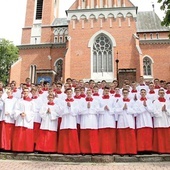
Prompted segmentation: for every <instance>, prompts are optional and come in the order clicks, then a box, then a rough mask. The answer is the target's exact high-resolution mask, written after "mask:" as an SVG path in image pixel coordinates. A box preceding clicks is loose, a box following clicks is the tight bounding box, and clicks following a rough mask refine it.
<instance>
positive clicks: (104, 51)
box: [93, 33, 113, 73]
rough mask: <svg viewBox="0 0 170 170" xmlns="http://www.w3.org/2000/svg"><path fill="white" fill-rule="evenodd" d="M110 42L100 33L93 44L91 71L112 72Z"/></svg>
mask: <svg viewBox="0 0 170 170" xmlns="http://www.w3.org/2000/svg"><path fill="white" fill-rule="evenodd" d="M112 63H113V61H112V43H111V41H110V39H109V37H107V36H106V35H105V34H103V33H101V34H100V35H99V36H97V38H96V39H95V41H94V44H93V73H100V72H112V71H113V65H112Z"/></svg>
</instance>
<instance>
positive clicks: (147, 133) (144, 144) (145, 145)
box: [136, 127, 153, 152]
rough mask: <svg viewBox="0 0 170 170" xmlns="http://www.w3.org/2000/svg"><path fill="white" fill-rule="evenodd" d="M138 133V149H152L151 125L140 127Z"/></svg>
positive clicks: (139, 150)
mask: <svg viewBox="0 0 170 170" xmlns="http://www.w3.org/2000/svg"><path fill="white" fill-rule="evenodd" d="M136 134H137V151H138V152H142V151H152V144H153V129H152V128H150V127H145V128H139V129H137V130H136Z"/></svg>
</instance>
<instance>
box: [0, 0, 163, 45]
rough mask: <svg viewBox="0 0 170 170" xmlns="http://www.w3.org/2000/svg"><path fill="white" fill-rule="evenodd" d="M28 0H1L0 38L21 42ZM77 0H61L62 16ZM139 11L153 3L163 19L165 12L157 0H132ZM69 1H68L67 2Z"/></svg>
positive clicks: (150, 7)
mask: <svg viewBox="0 0 170 170" xmlns="http://www.w3.org/2000/svg"><path fill="white" fill-rule="evenodd" d="M26 1H27V0H0V38H6V39H8V40H10V41H13V42H14V44H15V45H18V44H20V43H21V32H22V27H23V26H24V20H25V10H26ZM74 1H75V0H60V11H59V15H60V17H66V15H65V10H67V9H68V8H69V7H70V6H71V5H72V3H73V2H74ZM131 1H132V2H133V4H134V5H135V6H138V10H139V11H151V10H152V3H154V4H155V11H156V13H157V14H158V15H159V17H160V18H161V19H162V18H163V15H164V13H163V12H162V11H160V5H159V4H158V3H157V0H131ZM66 2H67V3H66Z"/></svg>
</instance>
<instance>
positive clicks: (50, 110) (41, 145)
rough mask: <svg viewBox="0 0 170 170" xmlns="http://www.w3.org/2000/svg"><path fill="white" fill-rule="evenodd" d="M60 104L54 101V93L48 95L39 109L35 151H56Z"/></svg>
mask: <svg viewBox="0 0 170 170" xmlns="http://www.w3.org/2000/svg"><path fill="white" fill-rule="evenodd" d="M60 112H61V106H60V105H59V103H58V104H55V103H54V95H52V94H50V95H48V102H47V103H45V104H44V105H43V106H42V107H41V109H40V112H39V113H40V116H41V118H42V121H41V126H40V129H39V134H38V138H37V142H36V147H35V150H36V151H41V152H47V153H56V152H57V146H58V139H57V138H58V135H57V130H58V116H59V114H60Z"/></svg>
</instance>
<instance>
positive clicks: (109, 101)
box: [99, 86, 116, 154]
mask: <svg viewBox="0 0 170 170" xmlns="http://www.w3.org/2000/svg"><path fill="white" fill-rule="evenodd" d="M109 91H110V88H109V87H108V86H105V87H104V89H103V96H102V98H101V99H100V102H99V103H100V108H99V150H100V153H101V154H113V153H116V122H115V116H114V114H115V112H114V108H115V100H113V98H112V97H110V95H109Z"/></svg>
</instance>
